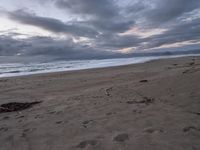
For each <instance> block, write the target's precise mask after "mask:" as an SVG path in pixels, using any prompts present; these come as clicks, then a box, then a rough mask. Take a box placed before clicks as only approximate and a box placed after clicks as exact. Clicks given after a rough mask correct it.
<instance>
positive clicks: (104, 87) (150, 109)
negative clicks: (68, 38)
mask: <svg viewBox="0 0 200 150" xmlns="http://www.w3.org/2000/svg"><path fill="white" fill-rule="evenodd" d="M199 83H200V57H199V56H197V57H195V56H194V57H182V58H172V59H162V60H153V61H150V62H147V63H142V64H133V65H126V66H116V67H109V68H98V69H88V70H78V71H67V72H56V73H47V74H37V75H28V76H18V77H10V78H9V77H7V78H4V79H2V78H1V79H0V105H1V107H0V134H1V136H0V143H1V150H27V149H33V150H49V149H52V150H54V149H59V150H66V149H70V150H80V149H88V150H116V149H126V150H132V149H137V150H144V149H148V150H173V149H174V150H190V149H191V150H195V149H200V140H199V137H200V128H199V127H200V120H199V116H200V110H199V108H200V103H199V98H200V93H199V91H200V84H199Z"/></svg>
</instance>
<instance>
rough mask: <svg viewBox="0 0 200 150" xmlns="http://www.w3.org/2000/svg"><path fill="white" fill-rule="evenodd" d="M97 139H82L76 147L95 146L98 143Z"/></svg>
mask: <svg viewBox="0 0 200 150" xmlns="http://www.w3.org/2000/svg"><path fill="white" fill-rule="evenodd" d="M97 143H98V142H97V141H96V140H86V141H82V142H80V143H79V144H78V145H77V146H76V147H77V148H86V147H87V146H89V145H90V146H95V145H97Z"/></svg>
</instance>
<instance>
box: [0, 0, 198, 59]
mask: <svg viewBox="0 0 200 150" xmlns="http://www.w3.org/2000/svg"><path fill="white" fill-rule="evenodd" d="M37 1H38V2H39V1H40V2H41V5H42V6H44V7H46V5H45V3H51V4H52V5H53V7H55V8H56V9H59V10H60V11H61V12H62V13H63V14H66V17H69V16H70V17H71V18H72V19H71V20H70V21H67V22H64V21H63V20H67V19H66V18H63V20H62V19H60V20H59V19H55V18H53V17H49V16H40V15H39V13H37V15H36V14H34V13H28V12H27V11H26V9H23V8H19V9H18V10H16V11H5V10H4V11H1V13H2V12H3V13H4V14H6V15H7V17H9V18H10V19H12V20H14V21H17V22H20V23H21V24H26V25H32V26H36V27H39V28H42V29H45V30H48V31H51V32H53V33H55V34H59V33H61V34H65V35H67V36H68V35H70V36H69V38H68V39H65V40H59V39H54V38H51V37H48V38H47V37H40V36H37V37H29V38H27V39H21V40H19V39H18V40H17V39H15V38H13V37H14V36H15V35H14V33H13V31H12V32H11V31H10V34H7V35H8V36H5V35H4V36H1V38H0V56H16V55H17V54H21V55H22V56H23V57H26V56H27V57H30V56H46V57H49V58H52V57H54V58H56V59H59V58H60V59H62V58H64V59H92V58H111V57H121V56H124V55H123V54H120V53H118V52H117V51H118V50H121V49H124V48H131V47H134V48H135V49H136V50H137V51H142V50H144V49H145V50H146V49H156V48H159V47H160V46H164V45H166V44H174V43H177V42H187V41H191V45H192V44H194V45H196V47H197V44H196V43H198V42H200V25H199V24H200V18H199V16H200V1H199V0H125V1H123V2H122V1H120V0H73V1H72V0H46V1H45V2H44V1H42V0H37ZM197 10H198V11H197ZM50 11H53V10H50ZM194 11H195V13H194ZM133 27H136V28H137V29H145V30H147V31H148V30H150V29H157V28H162V29H165V30H166V31H165V32H162V33H159V34H156V35H152V36H149V37H145V38H144V37H140V36H139V35H137V32H135V34H130V35H124V34H120V33H124V32H127V31H129V30H130V29H132V28H133ZM80 37H87V38H88V41H87V42H85V43H84V42H79V43H74V41H73V40H72V39H70V38H75V39H78V38H80ZM88 42H89V44H88ZM190 47H191V49H192V48H193V47H192V46H190ZM173 49H174V48H173ZM187 49H189V46H188V47H187ZM115 50H116V52H115ZM165 50H166V49H165ZM168 50H170V47H169V48H168ZM177 50H178V48H177Z"/></svg>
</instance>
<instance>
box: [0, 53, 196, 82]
mask: <svg viewBox="0 0 200 150" xmlns="http://www.w3.org/2000/svg"><path fill="white" fill-rule="evenodd" d="M185 57H200V55H188V56H187V55H177V56H176V55H175V56H171V57H166V58H165V56H164V58H155V59H152V60H147V61H145V62H138V63H133V64H124V65H123V64H122V65H113V66H105V67H95V68H85V69H84V68H83V69H74V70H62V71H49V72H48V71H47V72H38V73H30V74H29V73H28V74H23V75H10V76H7V77H6V76H5V77H4V76H3V77H1V76H0V80H1V79H4V78H13V77H14V78H15V77H26V76H35V75H36V76H37V75H45V74H52V73H53V74H55V73H67V72H69V73H70V72H76V71H87V70H93V69H106V68H115V67H124V66H130V65H139V64H144V63H149V62H152V61H159V60H166V59H176V58H185Z"/></svg>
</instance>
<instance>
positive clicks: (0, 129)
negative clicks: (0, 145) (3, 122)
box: [0, 127, 8, 132]
mask: <svg viewBox="0 0 200 150" xmlns="http://www.w3.org/2000/svg"><path fill="white" fill-rule="evenodd" d="M0 131H3V132H6V131H8V128H7V127H1V128H0Z"/></svg>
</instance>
